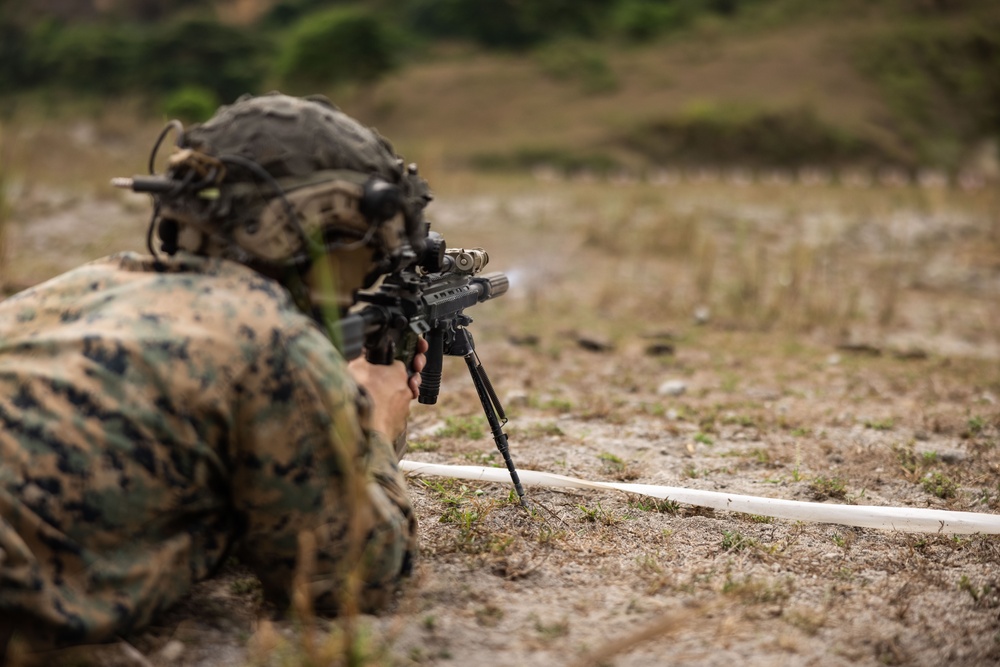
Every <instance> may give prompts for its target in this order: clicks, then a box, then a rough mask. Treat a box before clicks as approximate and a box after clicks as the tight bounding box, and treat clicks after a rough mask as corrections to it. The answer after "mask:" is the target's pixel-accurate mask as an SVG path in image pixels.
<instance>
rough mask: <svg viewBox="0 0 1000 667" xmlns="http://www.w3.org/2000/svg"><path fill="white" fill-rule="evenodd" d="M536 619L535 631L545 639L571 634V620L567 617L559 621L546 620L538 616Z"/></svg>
mask: <svg viewBox="0 0 1000 667" xmlns="http://www.w3.org/2000/svg"><path fill="white" fill-rule="evenodd" d="M534 621H535V632H537V633H538V634H539V636H540V637H541V638H542V639H543V640H547V641H551V640H553V639H558V638H559V637H565V636H566V635H568V634H569V621H568V620H566V619H565V618H563V619H561V620H558V621H550V622H545V621H543V620H542V619H540V618H538V616H535V617H534Z"/></svg>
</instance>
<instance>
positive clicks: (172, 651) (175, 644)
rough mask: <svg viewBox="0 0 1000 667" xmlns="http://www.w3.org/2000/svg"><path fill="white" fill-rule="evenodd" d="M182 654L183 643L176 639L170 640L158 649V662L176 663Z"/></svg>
mask: <svg viewBox="0 0 1000 667" xmlns="http://www.w3.org/2000/svg"><path fill="white" fill-rule="evenodd" d="M183 653H184V643H183V642H179V641H177V640H176V639H171V640H170V641H168V642H167V644H166V646H164V647H163V648H161V649H160V660H161V661H163V662H177V660H178V658H180V657H181V655H182V654H183Z"/></svg>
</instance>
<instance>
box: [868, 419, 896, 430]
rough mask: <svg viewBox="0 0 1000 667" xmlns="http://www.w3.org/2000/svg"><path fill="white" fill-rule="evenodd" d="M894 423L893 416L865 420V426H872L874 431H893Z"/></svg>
mask: <svg viewBox="0 0 1000 667" xmlns="http://www.w3.org/2000/svg"><path fill="white" fill-rule="evenodd" d="M894 425H895V424H894V422H893V420H892V419H891V418H889V419H868V420H866V421H865V428H870V429H872V430H874V431H891V430H892V427H893V426H894Z"/></svg>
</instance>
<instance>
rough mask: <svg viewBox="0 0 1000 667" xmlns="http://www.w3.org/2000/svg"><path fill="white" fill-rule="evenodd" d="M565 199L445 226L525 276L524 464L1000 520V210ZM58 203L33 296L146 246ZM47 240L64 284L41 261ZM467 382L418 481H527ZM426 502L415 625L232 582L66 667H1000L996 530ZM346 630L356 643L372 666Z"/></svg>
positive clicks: (421, 501) (665, 194)
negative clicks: (503, 471) (437, 466)
mask: <svg viewBox="0 0 1000 667" xmlns="http://www.w3.org/2000/svg"><path fill="white" fill-rule="evenodd" d="M550 178H551V177H550V176H547V177H546V179H545V180H534V181H527V180H520V181H503V182H489V183H484V182H481V181H479V180H475V179H473V178H472V177H462V178H459V177H455V178H454V179H452V180H447V179H446V180H445V181H444V185H443V186H439V187H441V188H442V189H443V192H439V197H438V201H437V202H435V203H434V205H433V207H434V208H435V209H436V210H435V216H436V217H435V228H437V229H438V230H439V231H442V232H443V233H444V234H445V235H446V237H447V238H448V239H449V241H450V242H451V244H452V245H465V246H480V245H481V246H484V247H486V248H487V249H488V250H489V251H490V254H491V266H490V268H491V269H497V270H503V271H505V272H507V273H508V275H509V276H510V278H511V283H512V287H511V291H510V293H509V294H507V295H505V296H504V297H503V298H501V299H498V300H496V301H493V302H490V303H486V304H482V305H480V306H477V307H476V308H475V309H474V310H473V311H471V312H470V314H471V315H472V316H473V317H475V319H476V322H475V323H474V324H473V325H472V327H471V328H472V330H473V332H474V333H475V334H476V340H477V342H478V347H479V354H480V357H481V359H482V361H483V363H484V365H485V367H486V370H487V371H488V372H489V373H490V376H491V378H492V380H493V383H494V385H495V386H496V389H497V393H498V394H499V397H500V398H501V400H502V402H503V403H504V405H505V407H506V408H507V412H508V416H509V418H510V421H509V424H508V425H507V428H506V431H507V433H508V434H509V437H510V446H511V453H512V456H513V458H514V461H515V462H516V464H517V465H518V466H519V467H520V468H523V469H532V470H541V471H549V472H555V473H560V474H565V475H571V476H575V477H581V478H584V479H590V480H608V481H616V480H625V481H634V482H641V483H652V484H663V485H671V486H684V487H689V488H695V489H707V490H724V491H729V492H733V493H741V494H747V495H755V496H765V497H772V498H785V499H792V500H806V501H815V502H837V503H850V504H861V505H887V506H907V507H929V508H948V509H955V510H967V511H977V512H990V513H998V512H1000V475H998V473H1000V446H998V445H1000V405H998V400H1000V353H998V350H1000V347H998V344H1000V335H998V333H997V332H998V331H1000V327H998V324H1000V321H998V318H1000V314H998V311H1000V309H998V308H997V303H998V298H1000V252H998V248H1000V221H998V215H1000V213H998V210H1000V208H998V207H997V205H996V204H997V200H996V198H995V196H994V195H992V194H990V193H988V192H981V191H980V192H971V193H970V192H961V191H957V190H953V189H944V188H942V189H937V190H922V189H920V188H917V187H915V186H895V187H888V186H886V187H880V186H878V185H877V184H874V185H870V184H865V187H862V186H861V185H858V186H857V187H855V188H853V189H852V188H850V187H848V186H847V185H828V184H820V185H809V184H806V183H789V182H785V181H781V182H779V181H778V179H775V180H774V182H771V183H769V184H761V183H758V184H755V185H749V186H748V185H746V184H745V183H743V182H742V181H740V180H738V179H734V180H733V181H731V182H727V181H721V182H720V181H718V180H717V179H715V178H710V177H709V176H706V175H701V176H699V177H698V178H693V177H688V178H677V177H675V176H673V175H661V178H659V180H657V179H654V178H647V179H646V180H645V181H644V182H642V183H633V182H631V181H628V180H625V179H622V180H621V182H616V181H613V180H608V179H603V180H602V179H596V180H591V179H584V180H582V181H572V182H571V181H565V180H555V181H553V180H549V179H550ZM869 185H870V186H869ZM31 196H35V195H31ZM31 196H29V195H28V194H26V195H24V197H23V198H22V199H17V198H12V201H11V204H12V207H13V209H14V211H15V218H14V221H13V226H12V228H11V229H10V230H9V232H8V244H9V249H10V250H9V251H8V252H9V253H10V254H9V256H10V257H12V258H13V259H12V261H11V263H10V264H9V267H10V269H9V270H8V277H9V276H11V275H12V270H13V273H15V274H16V275H18V276H20V277H21V279H22V280H35V279H40V278H42V277H44V275H40V274H42V273H45V272H49V273H51V272H53V271H54V270H57V269H58V268H59V267H58V266H57V264H58V263H59V262H62V263H65V264H72V263H73V262H74V261H75V259H76V258H77V257H79V256H81V255H86V254H88V253H93V254H92V256H96V255H98V254H101V253H102V252H104V251H105V250H113V249H122V248H135V249H138V248H139V247H141V239H142V238H143V234H144V228H143V225H144V220H143V219H142V218H143V214H141V213H140V211H141V210H142V209H141V206H140V205H137V204H136V202H135V201H134V200H132V199H123V200H111V201H110V203H109V201H107V200H104V201H96V202H89V201H87V200H84V201H79V200H73V201H67V202H66V203H65V204H64V205H63V206H61V207H60V206H53V205H51V204H50V205H49V206H48V207H41V206H40V205H39V204H37V202H35V203H34V204H33V203H32V200H31ZM50 201H51V200H50ZM67 220H76V221H77V225H79V221H80V220H84V221H89V222H86V223H85V225H84V228H91V229H94V230H101V232H100V234H98V233H97V232H96V231H95V233H93V234H88V235H85V237H86V238H87V239H88V242H87V244H84V245H85V247H82V246H81V245H79V244H77V245H73V246H72V248H70V247H66V248H59V247H58V245H56V246H54V245H53V244H59V243H64V244H65V243H72V241H67V240H66V236H67V235H66V230H67V226H66V225H67V224H69V223H67V222H66V221H67ZM114 221H121V222H120V223H119V222H114ZM76 229H80V227H79V226H77V227H76ZM95 239H97V240H95ZM124 239H127V241H125V242H123V240H124ZM19 248H21V249H24V250H25V252H28V251H29V250H30V252H32V253H35V252H37V251H39V250H44V251H45V252H46V257H52V256H58V257H59V260H53V261H52V262H51V263H47V264H45V265H43V266H41V268H38V266H39V265H38V264H32V265H31V266H30V267H29V266H28V265H27V264H26V263H25V262H26V261H27V260H25V259H24V258H23V255H22V254H20V251H19V250H18V249H19ZM57 249H58V251H57ZM11 250H12V251H13V252H10V251H11ZM33 270H34V271H36V273H35V274H32V273H31V271H33ZM447 361H448V363H447V364H446V367H445V378H444V384H443V387H442V399H441V401H440V402H439V404H438V405H436V406H415V408H414V411H413V418H412V423H411V429H410V452H409V453H408V455H407V457H408V458H410V459H413V460H416V461H427V462H437V463H454V464H464V465H469V464H472V465H499V464H500V457H499V455H498V454H497V452H496V449H495V447H494V446H493V443H492V440H491V439H490V437H489V432H488V429H486V428H485V422H484V420H483V419H482V418H481V416H480V415H481V411H480V407H479V403H478V399H477V397H476V394H475V391H474V389H473V387H472V384H471V381H470V379H469V378H468V376H467V372H466V370H465V367H464V364H463V363H462V362H461V360H447ZM409 487H410V491H411V495H412V499H413V502H414V504H415V507H416V511H417V515H418V517H419V520H420V530H421V547H422V557H421V561H420V564H419V566H418V568H417V572H416V576H415V577H414V580H413V582H412V585H411V586H410V587H409V588H408V589H407V590H406V591H405V592H404V593H403V594H402V595H401V597H400V599H399V601H398V604H397V605H396V607H395V609H394V610H393V611H392V612H391V613H388V614H386V615H384V616H382V617H379V618H374V617H362V618H359V619H356V621H355V623H354V625H353V626H351V627H345V624H344V623H337V622H331V621H323V620H320V621H316V625H315V626H308V625H303V624H301V623H296V622H294V621H291V620H287V619H282V618H280V617H278V616H276V615H275V614H276V611H277V610H274V609H270V608H268V607H267V606H266V605H265V604H263V603H262V602H261V599H260V589H259V585H258V584H257V583H256V581H255V579H254V578H253V577H252V575H250V574H248V573H247V572H246V571H244V570H243V569H242V568H241V566H240V565H239V564H238V563H230V564H228V565H227V566H226V568H225V570H224V571H223V572H222V574H221V575H220V576H219V577H218V578H216V579H215V580H212V581H209V582H205V583H203V584H201V585H200V586H199V588H198V590H196V591H195V593H194V594H193V595H192V596H191V598H190V599H189V600H188V601H186V602H185V603H184V604H183V605H181V607H179V608H178V609H175V610H173V611H172V612H170V613H169V614H168V615H167V616H166V617H165V618H164V619H162V621H161V622H160V623H159V624H158V625H157V626H156V627H154V628H151V629H149V630H147V631H146V632H143V633H141V634H138V635H135V636H131V637H127V638H123V640H122V642H120V643H118V644H114V645H111V646H107V647H100V648H88V649H85V650H83V651H77V652H74V653H73V654H71V655H64V656H62V658H63V659H65V660H66V661H67V662H71V663H73V664H101V665H128V664H134V665H157V666H161V665H190V666H192V667H193V666H199V667H202V666H204V667H208V666H209V665H211V666H213V667H214V666H223V665H233V666H237V665H261V666H263V665H304V664H310V665H319V664H345V663H350V664H358V665H360V664H373V665H374V664H378V665H449V664H452V665H471V664H488V665H496V666H503V665H617V666H620V667H625V666H627V665H662V664H671V665H698V666H715V665H720V666H722V665H730V664H734V663H735V664H743V665H772V664H784V665H886V664H888V665H928V666H930V665H987V664H996V663H997V662H1000V538H998V537H997V536H981V535H975V536H962V537H953V536H949V535H940V534H929V535H921V534H905V533H899V532H893V531H882V530H874V529H857V528H849V527H844V526H839V525H823V524H814V523H806V522H789V521H783V520H776V519H769V518H768V517H763V516H751V515H744V514H738V513H729V512H713V511H711V510H705V509H700V508H697V507H693V506H688V505H679V504H676V503H670V502H655V501H652V500H649V499H644V498H638V497H632V496H629V495H628V494H625V493H619V492H592V491H565V490H554V489H547V488H543V487H530V488H529V489H528V495H529V497H530V499H531V501H532V503H534V506H535V510H534V512H531V513H529V512H526V511H525V510H524V509H522V508H521V507H519V506H518V505H517V504H516V503H514V502H512V500H511V496H510V487H509V485H503V484H487V483H469V482H462V481H452V480H442V479H437V478H431V477H414V478H411V479H410V481H409ZM345 632H353V636H354V640H353V646H354V652H353V653H352V654H351V657H350V659H349V660H348V659H345V654H344V651H343V649H342V646H343V642H342V639H343V637H344V636H345Z"/></svg>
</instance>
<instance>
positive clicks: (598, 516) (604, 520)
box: [576, 503, 621, 526]
mask: <svg viewBox="0 0 1000 667" xmlns="http://www.w3.org/2000/svg"><path fill="white" fill-rule="evenodd" d="M576 507H577V509H579V510H580V512H581V513H582V514H583V520H584V521H585V522H586V523H599V524H603V525H605V526H613V525H615V524H616V523H618V522H619V521H621V519H620V518H619V517H617V516H615V514H614V513H613V512H609V511H608V510H606V509H604V508H603V507H601V503H597V506H596V507H593V508H590V507H587V506H586V505H577V506H576Z"/></svg>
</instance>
